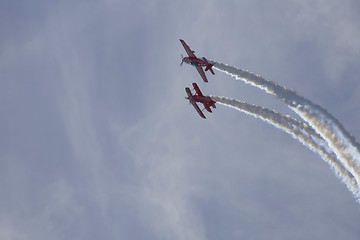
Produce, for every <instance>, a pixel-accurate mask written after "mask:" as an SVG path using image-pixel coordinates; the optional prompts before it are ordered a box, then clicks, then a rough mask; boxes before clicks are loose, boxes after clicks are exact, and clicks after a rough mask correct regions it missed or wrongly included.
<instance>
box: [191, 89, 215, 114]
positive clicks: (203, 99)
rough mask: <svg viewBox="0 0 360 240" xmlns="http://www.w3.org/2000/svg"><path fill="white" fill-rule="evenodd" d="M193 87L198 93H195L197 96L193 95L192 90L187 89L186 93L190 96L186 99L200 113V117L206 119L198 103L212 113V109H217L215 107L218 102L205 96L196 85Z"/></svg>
mask: <svg viewBox="0 0 360 240" xmlns="http://www.w3.org/2000/svg"><path fill="white" fill-rule="evenodd" d="M192 85H193V87H194V89H195V92H196V93H195V95H192V93H191V90H190V88H188V87H187V88H185V91H186V93H187V95H188V96H187V97H186V99H188V100H189V102H190V104H192V105H193V107H194V108H195V110H196V111H197V112H198V114H199V115H200V117H202V118H205V119H206V117H205V115H204V113H203V112H202V110H200V108H199V106H198V105H197V102H200V103H202V104H203V105H204V109H206V110H207V111H208V112H212V111H211V108H210V107H213V108H216V106H215V103H216V102H215V101H214V100H212V99H211V98H210V97H209V96H204V95H203V94H202V92H201V91H200V88H199V87H198V85H197V84H196V83H193V84H192ZM204 109H203V110H204Z"/></svg>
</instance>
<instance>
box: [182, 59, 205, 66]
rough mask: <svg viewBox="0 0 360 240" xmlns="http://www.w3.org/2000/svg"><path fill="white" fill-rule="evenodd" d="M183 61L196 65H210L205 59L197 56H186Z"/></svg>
mask: <svg viewBox="0 0 360 240" xmlns="http://www.w3.org/2000/svg"><path fill="white" fill-rule="evenodd" d="M183 62H185V63H187V64H190V65H193V66H195V67H197V66H202V67H206V66H207V65H208V63H206V62H205V61H204V60H203V59H201V58H197V57H184V58H183Z"/></svg>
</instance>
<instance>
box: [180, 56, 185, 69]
mask: <svg viewBox="0 0 360 240" xmlns="http://www.w3.org/2000/svg"><path fill="white" fill-rule="evenodd" d="M183 63H184V57H183V55H182V54H181V63H180V66H182V65H183Z"/></svg>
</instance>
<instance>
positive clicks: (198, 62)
mask: <svg viewBox="0 0 360 240" xmlns="http://www.w3.org/2000/svg"><path fill="white" fill-rule="evenodd" d="M179 40H180V42H181V44H182V45H183V46H184V48H185V51H186V52H187V54H188V55H189V57H183V56H181V57H182V61H181V64H180V65H182V64H183V63H184V62H186V63H188V64H191V65H193V66H195V67H196V70H198V72H199V74H200V76H201V77H202V79H203V80H204V82H207V81H208V80H207V78H206V76H205V72H204V70H203V69H202V67H205V71H208V70H210V72H211V73H212V74H213V75H215V73H214V71H213V70H212V66H214V64H211V63H209V62H208V60H207V59H206V58H205V57H203V58H197V57H196V56H195V54H194V53H195V51H193V50H191V49H190V47H189V46H188V45H187V44H186V43H185V41H184V40H182V39H179Z"/></svg>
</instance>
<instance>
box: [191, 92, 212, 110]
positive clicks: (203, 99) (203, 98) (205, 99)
mask: <svg viewBox="0 0 360 240" xmlns="http://www.w3.org/2000/svg"><path fill="white" fill-rule="evenodd" d="M193 99H194V101H195V102H200V103H202V104H203V105H204V107H205V109H206V110H207V111H208V112H212V111H211V108H210V107H213V108H216V106H215V101H213V100H212V99H211V98H210V97H208V96H198V95H194V96H193Z"/></svg>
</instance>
